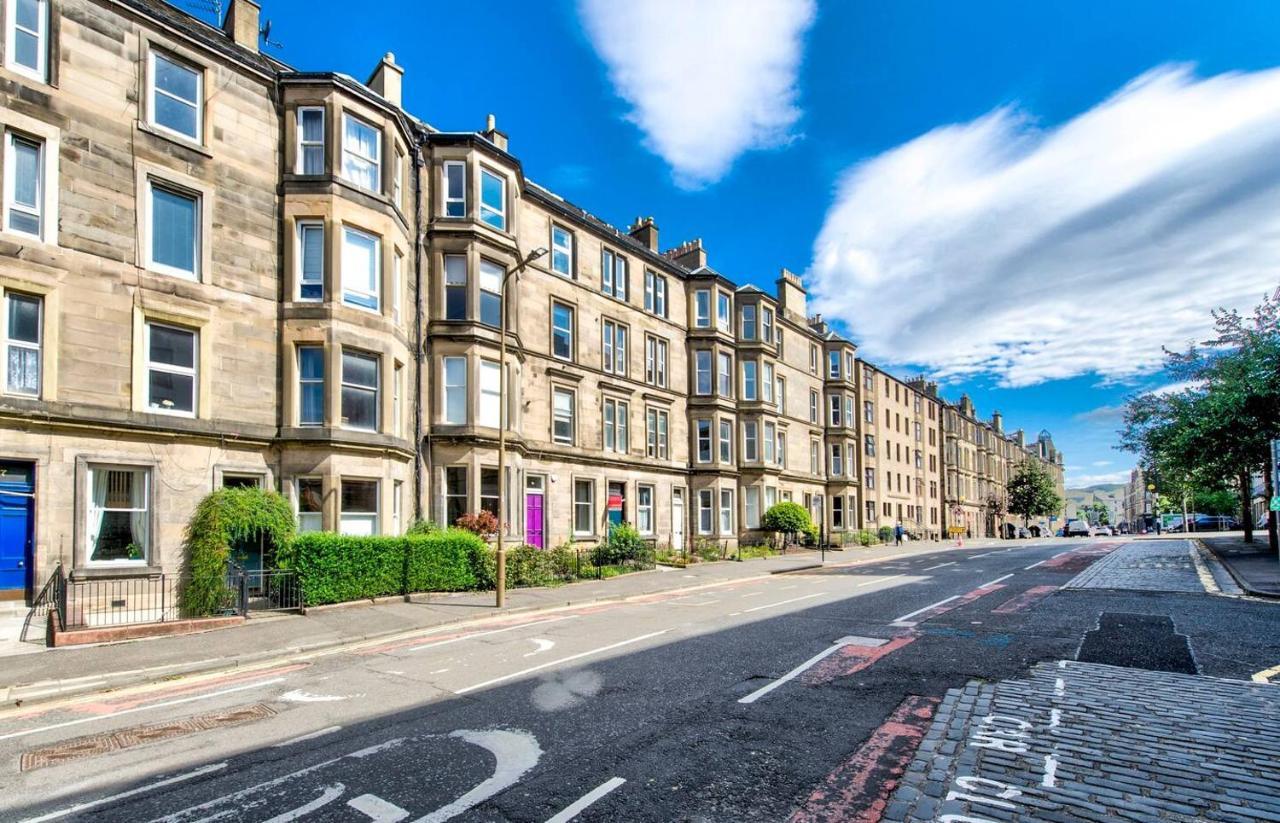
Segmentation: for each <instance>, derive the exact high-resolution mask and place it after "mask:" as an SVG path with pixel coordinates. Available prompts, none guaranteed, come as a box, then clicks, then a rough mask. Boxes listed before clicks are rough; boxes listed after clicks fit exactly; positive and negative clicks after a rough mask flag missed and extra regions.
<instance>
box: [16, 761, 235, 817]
mask: <svg viewBox="0 0 1280 823" xmlns="http://www.w3.org/2000/svg"><path fill="white" fill-rule="evenodd" d="M226 767H227V764H226V763H212V764H210V765H208V766H201V767H200V768H198V769H196V770H194V771H190V772H185V773H183V774H178V775H174V776H173V777H167V778H165V779H164V780H157V781H156V782H155V783H149V784H147V785H146V786H139V787H138V788H136V789H130V790H129V791H127V792H120V794H113V795H110V796H109V797H100V798H98V799H97V800H90V801H88V802H85V803H77V804H76V805H74V806H68V807H66V808H65V809H58V810H57V811H56V812H49V813H48V814H43V815H40V816H39V817H28V818H27V819H26V820H23V821H22V823H45V821H48V820H57V819H59V818H62V817H66V816H67V815H69V814H79V813H80V812H82V811H84V810H86V809H92V808H95V807H97V806H103V805H105V804H107V803H114V802H116V801H117V800H127V799H128V798H130V797H136V796H138V795H140V794H146V793H147V792H149V791H153V790H155V789H163V788H164V787H165V786H172V785H173V784H174V783H181V782H183V781H184V780H190V779H191V778H193V777H200V776H202V775H206V774H210V773H211V772H217V771H221V770H222V769H225V768H226Z"/></svg>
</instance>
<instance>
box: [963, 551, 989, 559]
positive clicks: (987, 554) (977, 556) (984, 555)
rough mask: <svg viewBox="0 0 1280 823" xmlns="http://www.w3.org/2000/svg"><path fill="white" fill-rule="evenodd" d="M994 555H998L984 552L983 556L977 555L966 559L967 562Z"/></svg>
mask: <svg viewBox="0 0 1280 823" xmlns="http://www.w3.org/2000/svg"><path fill="white" fill-rule="evenodd" d="M993 554H996V552H983V553H982V554H975V555H973V556H972V557H966V558H965V560H977V559H978V558H979V557H987V556H989V555H993Z"/></svg>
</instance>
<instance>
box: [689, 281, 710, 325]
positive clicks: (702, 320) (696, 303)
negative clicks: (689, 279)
mask: <svg viewBox="0 0 1280 823" xmlns="http://www.w3.org/2000/svg"><path fill="white" fill-rule="evenodd" d="M693 325H694V326H696V327H697V328H700V329H705V328H708V327H709V326H710V325H711V292H709V291H705V290H702V291H696V292H694V293H693Z"/></svg>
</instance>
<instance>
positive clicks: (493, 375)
mask: <svg viewBox="0 0 1280 823" xmlns="http://www.w3.org/2000/svg"><path fill="white" fill-rule="evenodd" d="M501 376H502V371H501V370H500V369H499V368H498V364H497V363H495V362H493V361H491V360H481V361H480V414H479V419H478V420H477V421H476V422H477V423H479V424H480V425H481V426H493V427H495V428H496V427H497V426H499V425H500V423H499V418H500V416H501V415H500V405H499V397H498V394H499V391H500V385H499V384H500V383H501Z"/></svg>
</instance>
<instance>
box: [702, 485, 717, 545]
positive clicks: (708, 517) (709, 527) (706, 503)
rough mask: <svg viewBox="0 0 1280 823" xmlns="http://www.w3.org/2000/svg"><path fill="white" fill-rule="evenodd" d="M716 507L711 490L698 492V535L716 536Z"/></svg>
mask: <svg viewBox="0 0 1280 823" xmlns="http://www.w3.org/2000/svg"><path fill="white" fill-rule="evenodd" d="M715 505H716V504H715V494H714V493H713V492H712V490H711V489H699V490H698V534H715V524H716V520H715V517H716V516H715ZM704 517H705V519H704Z"/></svg>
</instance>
